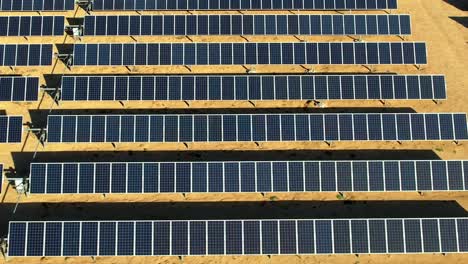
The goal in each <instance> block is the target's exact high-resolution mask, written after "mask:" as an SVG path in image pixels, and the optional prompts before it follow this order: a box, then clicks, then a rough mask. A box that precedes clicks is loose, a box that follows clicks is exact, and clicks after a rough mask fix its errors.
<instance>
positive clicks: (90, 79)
mask: <svg viewBox="0 0 468 264" xmlns="http://www.w3.org/2000/svg"><path fill="white" fill-rule="evenodd" d="M61 96H62V97H61V99H62V100H64V101H86V100H96V101H100V100H102V101H108V100H110V101H113V100H123V101H127V100H149V101H153V100H327V99H331V100H333V99H336V100H353V99H361V100H367V99H371V100H375V99H390V100H391V99H417V100H441V99H446V97H447V94H446V88H445V77H444V76H443V75H254V76H244V75H224V76H217V75H184V76H180V75H179V76H164V75H157V76H133V75H132V76H64V77H62V85H61Z"/></svg>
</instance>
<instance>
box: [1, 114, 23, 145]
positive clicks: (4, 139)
mask: <svg viewBox="0 0 468 264" xmlns="http://www.w3.org/2000/svg"><path fill="white" fill-rule="evenodd" d="M22 134H23V117H22V116H0V143H21V138H22Z"/></svg>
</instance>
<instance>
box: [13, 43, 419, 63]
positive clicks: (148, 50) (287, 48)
mask: <svg viewBox="0 0 468 264" xmlns="http://www.w3.org/2000/svg"><path fill="white" fill-rule="evenodd" d="M330 44H331V45H330ZM389 44H390V43H385V42H380V43H377V42H365V43H355V42H349V43H348V42H340V43H327V42H325V43H318V49H317V48H315V47H316V46H317V43H299V44H297V43H183V44H181V43H162V44H157V43H126V44H117V43H116V44H75V45H74V47H73V65H75V66H85V65H88V66H92V65H93V66H95V65H98V66H99V65H113V66H119V65H120V66H135V65H257V64H285V65H293V64H294V65H303V64H334V65H345V64H346V65H353V64H364V65H373V64H427V56H426V44H425V43H422V42H405V43H397V42H394V43H393V42H392V43H391V45H390V46H389V47H390V48H389V49H378V45H386V46H388V45H389ZM137 45H138V46H137ZM6 46H8V45H6ZM109 46H110V49H109ZM221 46H222V47H223V48H220V47H221ZM136 47H138V48H136ZM343 47H347V48H354V55H355V56H354V57H355V59H352V57H350V56H347V57H346V58H347V59H346V60H345V61H343V60H342V59H341V58H343V57H344V54H346V52H348V49H344V48H343ZM5 48H8V47H5ZM12 48H13V50H12V52H13V51H14V46H13V47H12ZM402 49H403V51H404V54H403V55H404V57H403V58H404V60H403V61H398V60H396V59H395V60H388V59H387V57H388V55H390V56H392V57H393V56H400V55H401V54H400V53H401V52H402ZM98 50H101V51H103V52H102V53H100V54H99V61H97V51H98ZM182 50H183V51H184V53H183V54H182V53H181V52H182ZM349 50H350V49H349ZM244 51H245V52H244ZM257 51H260V52H258V54H257ZM293 52H294V53H293ZM7 54H9V53H7ZM293 54H294V56H293ZM330 54H331V55H330ZM231 56H232V59H230V58H231ZM330 56H331V57H332V60H330ZM15 58H16V57H15V56H13V55H8V56H6V58H5V62H4V65H11V64H12V63H13V62H12V60H15ZM122 58H123V59H122ZM149 58H151V59H149ZM194 58H195V59H194ZM207 58H209V60H208V59H207ZM220 58H223V59H222V60H221V59H220ZM314 58H318V60H316V59H314ZM337 58H340V59H337ZM306 59H307V60H306ZM109 62H110V63H109ZM304 62H306V63H304Z"/></svg>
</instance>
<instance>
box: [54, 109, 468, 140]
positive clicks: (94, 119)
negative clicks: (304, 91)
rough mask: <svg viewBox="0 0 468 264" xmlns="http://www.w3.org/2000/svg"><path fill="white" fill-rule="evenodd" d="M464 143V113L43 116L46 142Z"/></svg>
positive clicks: (467, 135)
mask: <svg viewBox="0 0 468 264" xmlns="http://www.w3.org/2000/svg"><path fill="white" fill-rule="evenodd" d="M466 139H468V134H467V126H466V115H465V114H457V113H455V114H452V113H446V114H445V113H444V114H407V113H397V114H395V113H391V114H380V113H375V114H240V115H234V114H225V115H221V114H220V115H216V114H211V115H203V114H197V115H79V116H78V115H49V116H48V126H47V140H48V142H83V143H84V142H221V141H224V142H236V141H237V142H249V141H253V142H262V141H383V140H385V141H421V140H436V141H437V140H466Z"/></svg>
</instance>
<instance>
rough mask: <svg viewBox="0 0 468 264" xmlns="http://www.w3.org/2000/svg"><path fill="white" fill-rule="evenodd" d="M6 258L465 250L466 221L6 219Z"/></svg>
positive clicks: (443, 219)
mask: <svg viewBox="0 0 468 264" xmlns="http://www.w3.org/2000/svg"><path fill="white" fill-rule="evenodd" d="M9 225H10V226H9V237H8V242H9V248H8V256H10V257H12V256H115V255H117V256H133V255H144V256H155V255H173V256H184V255H261V254H264V255H271V254H273V255H295V254H351V253H353V254H361V253H363V254H382V253H449V252H453V253H466V252H468V218H408V219H333V220H331V219H301V220H295V219H284V220H209V221H206V220H193V221H102V222H98V221H87V222H78V221H76V222H10V224H9Z"/></svg>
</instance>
